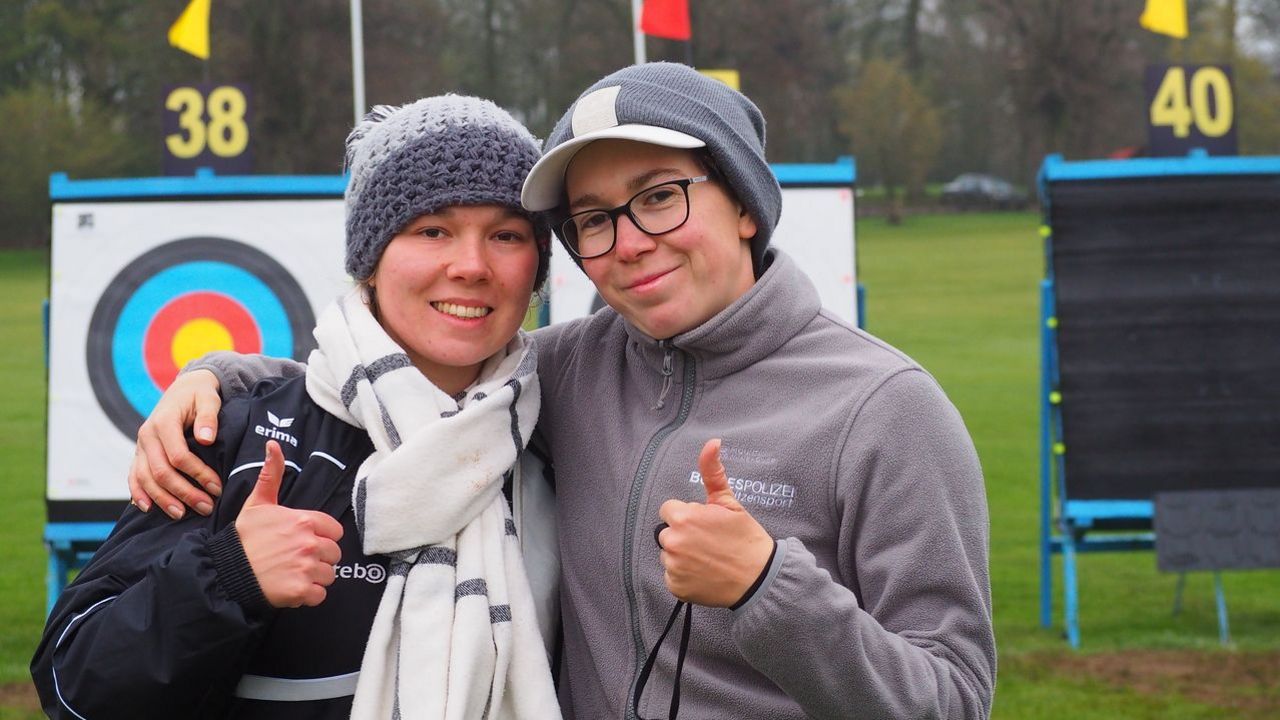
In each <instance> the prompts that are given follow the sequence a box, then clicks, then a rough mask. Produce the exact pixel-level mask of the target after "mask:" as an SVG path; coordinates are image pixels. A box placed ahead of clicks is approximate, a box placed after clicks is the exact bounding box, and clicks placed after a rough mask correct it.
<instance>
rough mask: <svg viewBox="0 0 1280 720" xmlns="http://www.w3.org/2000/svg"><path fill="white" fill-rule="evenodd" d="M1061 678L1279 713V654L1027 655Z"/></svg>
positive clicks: (1257, 713) (1261, 714) (1244, 713)
mask: <svg viewBox="0 0 1280 720" xmlns="http://www.w3.org/2000/svg"><path fill="white" fill-rule="evenodd" d="M1027 661H1029V662H1030V664H1032V665H1036V666H1040V667H1041V668H1044V669H1046V670H1048V671H1049V672H1051V673H1053V674H1054V675H1060V676H1073V677H1085V678H1088V679H1090V680H1094V681H1096V682H1099V683H1102V684H1105V685H1110V686H1112V687H1117V688H1124V689H1128V690H1131V691H1134V692H1137V693H1141V694H1143V695H1167V694H1175V695H1180V696H1182V697H1183V698H1186V699H1187V700H1191V701H1193V702H1197V703H1203V704H1205V705H1208V706H1211V707H1217V708H1222V709H1224V710H1234V711H1236V712H1237V713H1239V714H1240V716H1241V717H1246V718H1277V717H1280V652H1275V651H1270V652H1230V651H1207V652H1206V651H1188V650H1131V651H1125V652H1113V653H1097V654H1091V655H1068V654H1057V653H1054V654H1052V655H1050V654H1047V653H1045V654H1041V653H1037V654H1035V655H1033V656H1031V657H1028V658H1027Z"/></svg>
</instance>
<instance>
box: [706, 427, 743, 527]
mask: <svg viewBox="0 0 1280 720" xmlns="http://www.w3.org/2000/svg"><path fill="white" fill-rule="evenodd" d="M698 472H700V473H701V474H702V486H703V487H704V488H706V491H707V504H708V505H720V506H722V507H727V508H729V509H730V510H737V509H740V508H741V507H742V505H740V504H739V503H738V500H737V499H736V498H735V497H734V496H733V490H732V489H730V488H729V476H728V474H727V473H725V471H724V463H722V462H720V438H715V439H713V440H708V441H707V444H706V445H703V446H702V452H700V453H698Z"/></svg>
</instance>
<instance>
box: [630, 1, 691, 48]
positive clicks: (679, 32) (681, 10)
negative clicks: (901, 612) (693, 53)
mask: <svg viewBox="0 0 1280 720" xmlns="http://www.w3.org/2000/svg"><path fill="white" fill-rule="evenodd" d="M640 32H642V33H644V34H645V35H652V36H654V37H660V38H667V39H668V40H688V39H690V38H691V37H693V30H692V29H691V28H690V27H689V0H644V9H643V10H641V11H640Z"/></svg>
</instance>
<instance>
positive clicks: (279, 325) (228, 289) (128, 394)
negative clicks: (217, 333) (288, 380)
mask: <svg viewBox="0 0 1280 720" xmlns="http://www.w3.org/2000/svg"><path fill="white" fill-rule="evenodd" d="M192 292H214V293H219V294H221V295H226V296H227V297H230V298H232V299H233V300H235V301H236V302H238V303H240V304H241V305H243V306H244V307H245V309H246V310H247V311H248V312H249V315H250V317H252V318H253V320H254V322H256V323H257V324H258V330H259V333H260V334H261V335H262V343H263V344H262V352H263V354H264V355H274V356H277V357H289V356H290V355H291V354H292V353H293V328H292V327H291V326H290V324H289V316H288V313H287V312H286V311H285V308H284V305H283V304H281V302H280V299H279V298H277V297H276V294H275V293H274V292H272V290H271V288H269V287H267V285H266V283H264V282H262V280H260V279H259V278H258V277H257V276H256V275H254V274H253V273H250V272H248V271H246V270H244V269H243V268H239V267H236V266H234V265H231V264H229V263H225V262H216V261H210V260H202V261H196V262H187V263H182V264H179V265H174V266H172V267H169V268H166V269H165V270H162V271H160V272H158V273H156V274H155V275H153V276H152V277H150V278H149V279H147V281H146V282H144V283H142V285H140V286H139V287H138V289H137V290H136V291H135V292H134V293H133V295H132V296H131V297H130V298H129V300H128V301H127V302H126V303H125V306H124V308H123V309H122V310H121V311H120V316H119V319H118V320H117V321H116V327H115V332H114V333H113V336H112V342H111V360H112V366H113V368H114V370H115V375H116V381H117V383H118V384H119V387H120V390H121V392H123V393H124V396H125V399H126V400H128V401H129V404H130V405H132V406H133V408H134V409H135V410H137V411H138V414H139V415H142V416H143V417H146V415H147V414H148V413H150V412H151V409H152V408H154V407H155V404H156V403H157V402H159V400H160V395H161V389H160V388H158V387H156V384H155V382H153V381H152V380H151V374H150V373H149V372H147V367H146V361H145V358H146V354H145V348H144V346H143V343H144V342H145V339H146V334H147V328H149V327H150V326H151V321H152V319H153V318H154V317H155V315H156V313H158V312H160V310H161V308H163V307H164V306H165V305H166V304H168V303H169V302H170V301H172V300H173V299H174V298H177V297H180V296H182V295H186V294H188V293H192Z"/></svg>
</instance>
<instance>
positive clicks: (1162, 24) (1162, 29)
mask: <svg viewBox="0 0 1280 720" xmlns="http://www.w3.org/2000/svg"><path fill="white" fill-rule="evenodd" d="M1138 22H1139V23H1141V25H1142V27H1144V28H1146V29H1148V30H1150V31H1151V32H1157V33H1161V34H1163V35H1170V36H1172V37H1176V38H1179V39H1185V38H1186V37H1187V0H1147V9H1146V10H1143V11H1142V17H1141V18H1139V19H1138Z"/></svg>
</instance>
